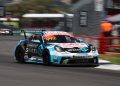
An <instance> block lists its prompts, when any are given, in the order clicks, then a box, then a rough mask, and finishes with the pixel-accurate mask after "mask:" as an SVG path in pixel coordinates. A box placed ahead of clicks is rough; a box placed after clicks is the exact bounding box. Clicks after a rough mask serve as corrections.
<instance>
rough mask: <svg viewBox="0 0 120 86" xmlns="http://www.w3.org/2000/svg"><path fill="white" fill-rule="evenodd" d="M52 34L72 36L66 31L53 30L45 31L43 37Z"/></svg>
mask: <svg viewBox="0 0 120 86" xmlns="http://www.w3.org/2000/svg"><path fill="white" fill-rule="evenodd" d="M54 35H67V36H71V37H73V35H72V34H69V33H67V32H58V31H53V32H45V34H44V35H43V37H44V38H47V37H49V36H54Z"/></svg>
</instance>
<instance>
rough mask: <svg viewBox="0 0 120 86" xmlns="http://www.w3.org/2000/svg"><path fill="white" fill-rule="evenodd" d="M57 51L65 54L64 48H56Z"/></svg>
mask: <svg viewBox="0 0 120 86" xmlns="http://www.w3.org/2000/svg"><path fill="white" fill-rule="evenodd" d="M55 50H56V51H58V52H63V51H64V50H63V48H62V47H60V46H55Z"/></svg>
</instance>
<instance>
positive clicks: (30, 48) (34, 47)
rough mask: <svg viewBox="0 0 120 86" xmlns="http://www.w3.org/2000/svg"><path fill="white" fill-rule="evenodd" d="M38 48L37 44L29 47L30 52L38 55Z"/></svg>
mask: <svg viewBox="0 0 120 86" xmlns="http://www.w3.org/2000/svg"><path fill="white" fill-rule="evenodd" d="M37 47H38V45H37V44H29V45H28V52H30V53H34V54H37V53H38V50H37Z"/></svg>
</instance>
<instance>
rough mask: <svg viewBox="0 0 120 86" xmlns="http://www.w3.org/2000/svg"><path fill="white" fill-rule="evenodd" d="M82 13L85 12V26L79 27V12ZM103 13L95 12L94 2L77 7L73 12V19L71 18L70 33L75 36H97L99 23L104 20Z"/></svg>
mask: <svg viewBox="0 0 120 86" xmlns="http://www.w3.org/2000/svg"><path fill="white" fill-rule="evenodd" d="M80 1H81V3H82V2H83V1H89V0H80ZM79 3H80V2H79ZM76 8H77V7H76ZM74 10H75V9H74ZM82 11H85V12H87V26H80V12H82ZM104 13H105V12H104V11H99V12H98V11H95V9H94V0H91V2H89V3H87V4H85V5H83V6H80V7H79V6H78V8H77V9H76V10H75V11H74V14H75V17H74V18H73V29H72V30H71V31H72V32H73V33H75V34H82V35H88V36H99V34H100V22H101V20H103V19H104Z"/></svg>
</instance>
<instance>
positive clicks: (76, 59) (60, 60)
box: [51, 52, 99, 65]
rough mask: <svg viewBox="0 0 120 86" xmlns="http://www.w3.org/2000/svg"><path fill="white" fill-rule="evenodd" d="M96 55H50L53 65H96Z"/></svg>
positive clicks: (64, 53)
mask: <svg viewBox="0 0 120 86" xmlns="http://www.w3.org/2000/svg"><path fill="white" fill-rule="evenodd" d="M98 55H99V54H98V53H80V54H78V53H66V52H63V53H57V52H56V53H55V52H54V53H51V62H52V63H54V64H70V65H98Z"/></svg>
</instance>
